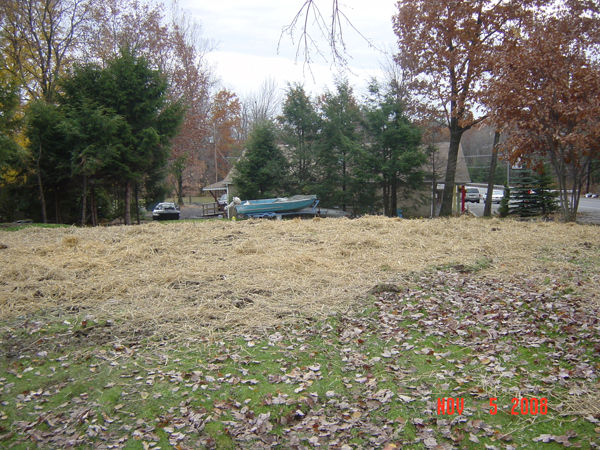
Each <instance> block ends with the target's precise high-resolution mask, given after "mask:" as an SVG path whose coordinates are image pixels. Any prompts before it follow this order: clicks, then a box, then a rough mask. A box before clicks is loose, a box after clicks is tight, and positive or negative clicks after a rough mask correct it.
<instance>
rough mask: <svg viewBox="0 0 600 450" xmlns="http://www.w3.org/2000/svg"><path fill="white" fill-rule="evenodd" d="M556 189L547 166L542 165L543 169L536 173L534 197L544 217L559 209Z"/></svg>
mask: <svg viewBox="0 0 600 450" xmlns="http://www.w3.org/2000/svg"><path fill="white" fill-rule="evenodd" d="M555 189H556V186H555V185H554V180H553V179H552V176H551V175H550V173H549V171H548V170H546V168H545V167H542V169H541V171H540V172H539V173H536V175H535V188H534V191H533V197H534V199H535V202H536V204H537V205H538V206H539V208H540V213H541V214H542V216H544V217H547V216H549V215H550V214H552V213H555V212H556V211H558V193H557V192H556V190H555Z"/></svg>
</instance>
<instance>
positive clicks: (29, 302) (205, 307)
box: [0, 217, 598, 336]
mask: <svg viewBox="0 0 600 450" xmlns="http://www.w3.org/2000/svg"><path fill="white" fill-rule="evenodd" d="M597 236H598V229H597V228H596V227H592V226H579V225H570V224H555V223H523V222H516V221H500V220H498V219H493V220H476V219H469V218H460V219H438V220H399V219H386V218H382V217H365V218H362V219H358V220H348V219H314V220H287V221H268V220H260V221H257V220H248V221H240V222H229V221H198V222H181V223H176V224H160V223H149V224H145V225H141V226H134V227H124V226H121V227H111V228H74V227H73V228H64V229H41V228H29V229H25V230H22V231H19V232H0V243H2V244H3V245H4V246H5V247H6V248H4V249H1V250H0V317H2V318H4V319H9V318H15V317H17V316H22V315H25V314H29V313H35V312H41V311H48V310H53V309H54V310H56V309H58V310H61V311H62V310H65V311H66V310H68V308H73V307H75V308H77V309H78V310H79V311H80V313H81V314H87V315H92V316H94V317H95V318H97V319H99V320H100V319H113V320H115V321H120V322H126V323H131V324H132V325H135V326H140V325H143V326H145V327H149V328H151V329H155V330H156V331H160V332H163V333H170V334H180V333H189V332H192V331H197V332H201V333H203V334H204V335H207V336H208V335H211V334H212V333H214V332H215V331H223V330H225V331H233V332H235V333H240V332H243V331H245V330H249V329H257V328H265V327H272V326H277V325H282V324H286V323H290V322H293V321H296V320H298V319H299V318H305V317H323V316H325V315H327V314H330V313H332V312H339V311H345V310H347V309H348V308H349V307H351V306H352V305H353V304H354V302H355V300H356V299H357V298H359V297H361V296H364V295H365V294H366V293H367V292H368V291H369V289H370V288H372V287H373V286H375V285H378V284H383V283H398V282H401V281H402V279H403V277H405V276H406V274H408V273H410V272H414V271H420V270H423V269H426V268H431V267H435V266H441V265H447V264H458V263H460V264H462V265H469V264H475V263H476V262H477V261H480V260H482V259H485V260H487V261H492V267H491V268H489V269H487V270H484V271H483V273H482V276H483V275H484V274H485V272H488V273H491V272H493V275H494V276H508V277H510V276H513V274H520V273H529V274H531V273H536V272H538V271H545V273H548V271H549V272H552V271H553V270H554V269H553V266H554V265H556V270H562V268H564V264H568V261H567V258H568V257H570V255H571V254H572V253H573V251H575V250H576V251H578V252H584V253H585V252H586V251H595V252H596V253H595V254H596V255H597ZM590 243H594V244H593V245H592V244H590ZM548 252H549V253H548ZM546 253H548V254H549V255H552V256H551V257H550V260H546V261H544V262H541V261H540V257H541V256H543V255H544V254H546Z"/></svg>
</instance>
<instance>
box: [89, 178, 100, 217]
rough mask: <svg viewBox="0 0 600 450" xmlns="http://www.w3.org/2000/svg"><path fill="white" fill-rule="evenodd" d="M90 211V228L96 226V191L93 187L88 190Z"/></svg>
mask: <svg viewBox="0 0 600 450" xmlns="http://www.w3.org/2000/svg"><path fill="white" fill-rule="evenodd" d="M90 203H91V204H90V209H91V213H92V226H94V227H96V226H98V205H97V204H96V190H95V189H94V187H93V185H92V188H91V190H90Z"/></svg>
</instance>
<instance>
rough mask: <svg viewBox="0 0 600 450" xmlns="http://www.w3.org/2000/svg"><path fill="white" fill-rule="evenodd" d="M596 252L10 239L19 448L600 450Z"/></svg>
mask: <svg viewBox="0 0 600 450" xmlns="http://www.w3.org/2000/svg"><path fill="white" fill-rule="evenodd" d="M457 230H460V233H457ZM158 236H160V240H159V239H158V238H157V237H158ZM597 237H598V228H597V227H592V226H580V225H564V224H546V223H522V222H512V221H507V222H503V221H499V220H492V221H485V220H473V219H470V220H465V219H453V220H449V221H446V220H439V221H399V220H388V219H381V218H367V219H361V220H355V221H350V220H321V221H283V222H269V221H266V222H261V221H244V222H238V223H230V222H223V221H215V222H214V223H207V222H199V223H169V224H160V225H158V224H148V225H144V226H142V227H114V228H110V229H74V228H59V229H31V228H28V229H24V230H21V231H18V232H11V233H8V232H2V231H0V244H2V246H3V248H2V249H1V250H0V264H2V269H0V271H2V273H1V275H2V277H1V278H0V312H1V316H0V317H1V319H0V349H1V351H0V354H1V356H0V447H9V448H10V447H12V448H31V447H42V448H43V447H46V448H62V447H69V446H74V447H82V448H84V447H85V448H87V447H93V446H97V447H109V448H122V447H125V448H171V447H175V448H215V447H216V448H240V447H242V448H254V447H266V446H274V447H278V448H290V447H306V448H310V447H316V446H329V447H332V448H343V449H348V448H386V449H393V448H455V447H458V448H485V447H486V446H487V448H499V449H500V448H503V449H510V448H561V447H563V446H577V447H583V448H590V447H594V446H597V445H598V444H600V423H598V422H599V421H600V385H599V381H598V373H599V370H600V322H599V321H598V317H599V316H598V310H599V308H600V302H599V298H598V291H597V287H598V285H599V284H598V281H599V274H600V271H599V269H600V243H599V241H598V238H597ZM177 243H178V244H177ZM169 248H176V249H177V251H174V252H169V251H168V249H169ZM282 253H284V254H282ZM305 283H306V284H305Z"/></svg>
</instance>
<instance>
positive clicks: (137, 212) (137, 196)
mask: <svg viewBox="0 0 600 450" xmlns="http://www.w3.org/2000/svg"><path fill="white" fill-rule="evenodd" d="M181 203H182V204H183V199H182V200H181ZM135 218H136V222H137V224H138V225H139V224H140V189H139V186H138V184H137V183H135Z"/></svg>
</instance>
